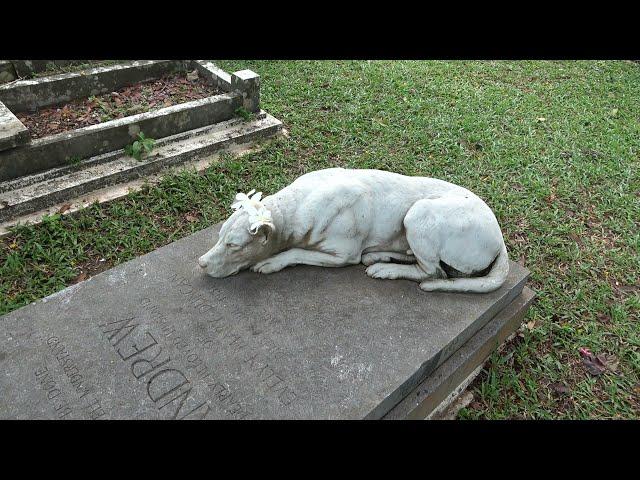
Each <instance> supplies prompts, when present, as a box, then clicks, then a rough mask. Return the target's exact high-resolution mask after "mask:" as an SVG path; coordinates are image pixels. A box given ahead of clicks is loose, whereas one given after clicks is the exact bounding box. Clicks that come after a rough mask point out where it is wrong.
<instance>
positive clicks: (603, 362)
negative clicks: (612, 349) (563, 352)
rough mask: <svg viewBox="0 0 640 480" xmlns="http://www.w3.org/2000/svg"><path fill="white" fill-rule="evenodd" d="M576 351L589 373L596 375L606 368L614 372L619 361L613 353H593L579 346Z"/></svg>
mask: <svg viewBox="0 0 640 480" xmlns="http://www.w3.org/2000/svg"><path fill="white" fill-rule="evenodd" d="M578 351H579V352H580V355H581V356H582V363H583V364H584V366H585V368H586V369H587V372H589V373H590V374H591V375H594V376H598V375H602V374H603V373H605V372H606V371H607V370H609V371H610V372H615V371H616V370H617V369H618V363H619V361H618V357H616V356H615V355H607V354H604V353H601V354H599V355H594V354H593V353H592V352H591V350H589V349H588V348H586V347H583V348H579V349H578Z"/></svg>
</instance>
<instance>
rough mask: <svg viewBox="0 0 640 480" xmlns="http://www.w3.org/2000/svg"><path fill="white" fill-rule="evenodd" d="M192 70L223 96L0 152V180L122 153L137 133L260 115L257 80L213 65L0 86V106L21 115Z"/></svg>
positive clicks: (131, 68) (126, 68)
mask: <svg viewBox="0 0 640 480" xmlns="http://www.w3.org/2000/svg"><path fill="white" fill-rule="evenodd" d="M191 70H197V71H198V72H199V74H200V75H202V76H203V77H204V78H205V79H206V80H207V81H208V82H209V83H210V84H211V85H214V86H216V87H217V88H218V89H220V90H223V91H224V92H226V93H223V94H221V95H214V96H210V97H206V98H204V99H201V100H196V101H193V102H186V103H181V104H177V105H173V106H171V107H166V108H162V109H159V110H155V111H153V112H147V113H141V114H138V115H132V116H128V117H124V118H121V119H116V120H111V121H108V122H103V123H99V124H96V125H91V126H89V127H84V128H80V129H76V130H72V131H70V132H63V133H60V134H57V135H50V136H47V137H43V138H39V139H35V140H32V141H31V142H30V143H26V144H23V145H17V146H15V147H13V148H9V149H5V150H4V151H0V182H2V181H7V180H12V179H16V178H19V177H22V176H25V175H29V174H33V173H36V172H40V171H43V170H48V169H51V168H55V167H60V166H63V165H65V164H67V163H69V162H70V161H71V160H72V159H85V158H88V157H92V156H96V155H101V154H104V153H107V152H111V151H114V150H118V149H121V148H123V147H124V146H126V145H127V144H129V143H131V142H132V141H133V140H134V139H135V137H136V136H137V134H138V133H139V132H140V131H144V133H145V134H146V135H147V136H148V137H151V138H156V139H157V138H162V137H166V136H169V135H175V134H178V133H182V132H185V131H188V130H193V129H197V128H201V127H204V126H206V125H211V124H213V123H218V122H222V121H226V120H229V119H231V118H233V117H234V116H235V112H236V110H237V109H238V108H240V107H244V108H245V109H246V110H248V111H249V112H252V113H255V112H258V111H259V108H260V76H259V75H257V74H255V73H254V72H251V71H250V70H242V71H240V72H236V73H231V74H227V73H226V72H224V71H223V70H221V69H219V68H217V67H216V66H215V65H213V64H212V63H211V62H206V61H202V60H196V61H192V60H184V61H183V60H154V61H135V62H127V63H126V64H118V65H110V66H106V67H96V68H93V69H89V70H84V71H82V72H74V73H67V74H60V75H52V76H49V77H41V78H36V79H30V80H19V81H17V82H13V83H11V84H7V85H2V86H0V102H2V103H4V104H5V105H6V107H7V108H8V109H9V110H10V111H13V112H20V111H25V110H30V109H35V108H38V107H44V106H52V105H56V104H60V103H65V102H68V101H70V100H73V99H75V98H81V97H83V96H89V95H95V94H99V93H105V92H108V91H113V90H114V89H117V88H121V87H122V86H126V85H128V84H133V83H137V82H140V81H144V80H149V79H153V78H157V77H159V76H161V75H164V74H166V73H170V72H173V71H191ZM16 120H17V119H16ZM20 124H21V123H20ZM17 143H19V142H17Z"/></svg>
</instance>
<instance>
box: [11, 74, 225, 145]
mask: <svg viewBox="0 0 640 480" xmlns="http://www.w3.org/2000/svg"><path fill="white" fill-rule="evenodd" d="M219 93H222V92H221V91H220V90H218V89H217V88H216V87H214V86H212V85H209V84H208V83H207V82H206V81H205V80H204V79H202V78H200V77H198V76H197V75H193V76H192V74H191V73H187V72H178V73H173V74H170V75H165V76H163V77H161V78H158V79H156V80H149V81H146V82H140V83H136V84H134V85H130V86H127V87H123V88H121V89H119V90H117V91H115V92H111V93H105V94H102V95H97V96H92V97H89V98H83V99H78V100H74V101H72V102H69V103H67V104H65V105H64V106H62V107H50V108H43V109H40V110H37V111H35V112H22V113H18V114H16V116H17V117H18V118H19V119H20V121H21V122H22V123H23V124H24V125H25V126H26V127H27V128H28V129H29V133H30V134H31V138H42V137H46V136H48V135H55V134H56V133H62V132H67V131H69V130H75V129H77V128H82V127H88V126H89V125H95V124H97V123H102V122H108V121H109V120H115V119H118V118H123V117H128V116H130V115H135V114H138V113H144V112H150V111H153V110H158V109H160V108H164V107H170V106H172V105H177V104H179V103H184V102H190V101H192V100H199V99H201V98H206V97H209V96H212V95H217V94H219Z"/></svg>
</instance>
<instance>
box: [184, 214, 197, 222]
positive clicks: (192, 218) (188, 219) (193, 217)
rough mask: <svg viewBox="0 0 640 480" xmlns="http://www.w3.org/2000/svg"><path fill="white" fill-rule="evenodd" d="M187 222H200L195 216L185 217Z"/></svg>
mask: <svg viewBox="0 0 640 480" xmlns="http://www.w3.org/2000/svg"><path fill="white" fill-rule="evenodd" d="M184 218H185V219H186V220H187V222H197V221H198V217H195V216H193V215H185V217H184Z"/></svg>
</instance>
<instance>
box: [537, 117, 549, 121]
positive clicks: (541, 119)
mask: <svg viewBox="0 0 640 480" xmlns="http://www.w3.org/2000/svg"><path fill="white" fill-rule="evenodd" d="M536 120H537V121H538V122H546V121H547V119H546V118H544V117H538V118H536Z"/></svg>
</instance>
